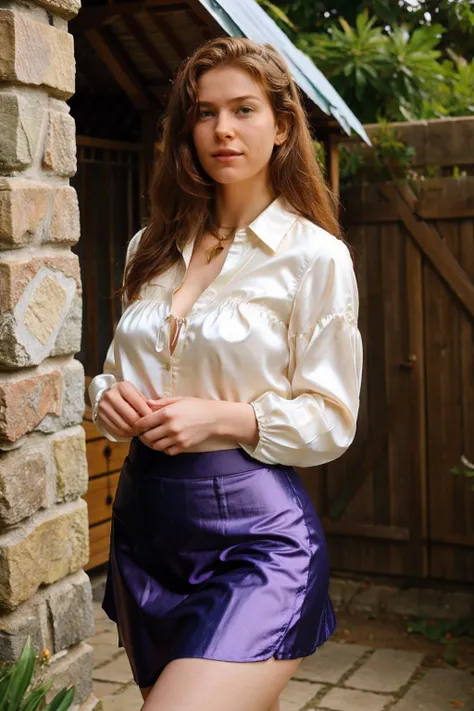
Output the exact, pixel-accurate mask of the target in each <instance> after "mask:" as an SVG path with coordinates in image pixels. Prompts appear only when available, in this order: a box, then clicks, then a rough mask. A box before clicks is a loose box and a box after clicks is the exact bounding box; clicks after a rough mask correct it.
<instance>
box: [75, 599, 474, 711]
mask: <svg viewBox="0 0 474 711" xmlns="http://www.w3.org/2000/svg"><path fill="white" fill-rule="evenodd" d="M93 604H94V615H95V624H96V634H95V636H94V637H93V638H92V639H90V640H88V641H89V642H90V643H91V644H92V646H93V647H94V656H95V662H94V693H95V695H96V696H97V698H99V699H102V703H103V711H139V710H140V707H141V705H142V701H141V695H140V692H139V690H138V688H137V687H136V685H135V683H134V682H133V679H132V674H131V671H130V667H129V664H128V660H127V657H126V655H125V652H124V651H123V650H122V649H120V648H118V647H117V635H116V631H115V625H114V624H113V623H112V622H110V620H109V619H108V618H107V617H106V615H105V614H104V612H103V611H102V609H101V606H100V603H98V602H94V603H93ZM455 708H457V709H464V711H474V676H473V674H471V673H470V672H469V671H459V670H456V669H428V668H426V667H423V654H421V653H419V652H404V651H400V650H392V649H372V648H371V647H363V646H361V645H357V644H342V643H337V642H327V643H326V644H325V645H324V646H323V647H322V648H321V649H320V650H319V651H317V652H316V654H314V655H313V656H312V657H308V658H307V659H305V660H304V661H303V662H302V664H301V665H300V666H299V668H298V670H297V672H296V674H295V676H294V677H293V679H292V680H291V681H290V683H289V684H288V686H287V687H286V689H285V690H284V692H283V694H282V696H281V711H302V710H303V709H304V711H310V710H311V709H318V710H319V711H452V709H455Z"/></svg>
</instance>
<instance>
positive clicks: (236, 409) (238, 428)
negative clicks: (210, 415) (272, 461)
mask: <svg viewBox="0 0 474 711" xmlns="http://www.w3.org/2000/svg"><path fill="white" fill-rule="evenodd" d="M211 402H213V407H214V432H213V434H214V435H217V436H218V437H223V438H225V439H233V440H235V441H237V442H243V443H244V444H249V445H251V446H256V445H257V444H258V439H259V434H258V422H257V418H256V416H255V411H254V409H253V407H252V405H248V404H247V403H245V402H229V401H227V400H214V401H211Z"/></svg>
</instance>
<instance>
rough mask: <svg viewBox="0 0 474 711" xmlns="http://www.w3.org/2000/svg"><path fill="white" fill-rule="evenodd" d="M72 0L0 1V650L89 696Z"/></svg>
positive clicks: (90, 700)
mask: <svg viewBox="0 0 474 711" xmlns="http://www.w3.org/2000/svg"><path fill="white" fill-rule="evenodd" d="M79 7H80V5H79V0H37V1H36V2H30V1H28V2H9V0H7V2H5V3H2V7H1V8H0V659H2V660H13V659H16V658H17V657H18V654H19V652H20V651H21V648H22V646H23V643H24V640H25V638H26V636H27V635H31V637H32V639H33V641H34V643H35V646H36V649H37V650H38V653H41V652H42V651H43V650H45V649H48V650H49V652H50V654H51V665H50V666H49V667H48V669H47V672H46V676H47V677H48V676H53V677H55V678H56V683H55V687H54V688H58V687H59V686H64V685H67V684H69V683H73V684H75V685H76V689H77V691H76V698H75V705H77V704H82V708H84V709H90V708H93V707H94V706H95V704H96V700H95V698H94V697H93V695H92V648H91V647H90V646H89V645H88V644H86V643H85V642H84V640H85V639H86V638H87V637H89V636H91V635H92V634H93V631H94V630H93V617H92V593H91V588H90V582H89V578H88V577H87V575H86V574H85V573H84V572H83V571H82V567H83V566H84V565H85V564H86V563H87V560H88V556H89V533H88V521H87V506H86V504H85V502H84V500H83V499H82V498H81V496H82V495H83V494H84V493H85V491H86V489H87V484H88V476H87V461H86V446H85V432H84V430H83V428H82V426H81V422H82V416H83V412H84V371H83V367H82V365H81V364H80V362H79V361H78V360H76V359H75V358H74V354H75V353H77V352H78V351H79V349H80V341H81V318H82V294H81V278H80V269H79V261H78V257H77V256H76V255H75V254H74V253H73V252H71V249H70V247H71V245H74V244H75V243H76V242H77V240H78V239H79V233H80V227H79V207H78V201H77V195H76V192H75V190H74V189H73V188H72V187H71V186H70V185H69V178H70V177H71V176H73V175H74V174H75V172H76V143H75V122H74V119H73V118H72V117H71V116H70V114H69V107H68V106H67V104H66V100H67V99H68V98H70V97H71V96H72V94H73V93H74V82H75V61H74V44H73V38H72V36H71V35H70V34H69V33H68V24H67V23H68V20H70V19H71V18H72V17H74V16H75V15H76V14H77V12H78V10H79Z"/></svg>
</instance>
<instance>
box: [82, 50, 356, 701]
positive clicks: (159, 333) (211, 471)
mask: <svg viewBox="0 0 474 711" xmlns="http://www.w3.org/2000/svg"><path fill="white" fill-rule="evenodd" d="M121 293H122V294H123V305H124V310H123V314H122V317H121V319H120V321H119V323H118V325H117V328H116V332H115V336H114V341H113V342H112V344H111V345H110V348H109V351H108V353H107V357H106V361H105V364H104V374H101V375H98V376H97V377H96V378H94V380H93V381H92V383H91V385H90V388H89V392H90V397H91V402H92V403H93V405H94V421H95V422H96V424H97V426H98V428H99V429H100V430H101V431H102V432H103V433H104V434H105V435H106V436H107V437H108V438H109V439H111V440H112V441H122V440H130V439H131V440H132V441H131V446H130V451H129V455H128V456H127V457H126V459H125V462H124V464H123V467H122V471H121V474H120V482H119V486H118V491H117V495H116V498H115V501H114V507H113V525H112V537H111V553H110V564H109V568H108V579H107V587H106V594H105V599H104V603H103V606H104V609H105V611H106V612H107V614H108V615H109V616H110V617H111V618H112V619H113V620H115V621H116V622H117V624H118V631H119V643H120V644H121V645H123V646H124V647H125V650H126V652H127V655H128V658H129V660H130V664H131V666H132V670H133V674H134V678H135V681H136V682H137V684H138V685H139V686H140V688H141V691H142V695H143V698H144V699H145V703H144V707H143V709H144V711H178V710H179V711H184V709H186V710H189V711H191V710H192V711H276V710H277V709H278V708H279V705H278V696H279V694H280V692H281V691H282V689H283V688H284V686H285V685H286V683H287V681H288V680H289V679H290V678H291V676H292V675H293V674H294V672H295V670H296V668H297V666H298V664H299V662H300V661H301V659H302V658H303V657H305V656H307V655H310V654H312V653H313V652H314V651H315V649H316V648H317V647H318V646H319V645H321V644H322V643H323V642H324V641H325V640H326V639H327V638H328V637H329V636H330V635H331V634H332V632H333V630H334V628H335V619H334V613H333V609H332V607H331V603H330V601H329V598H328V578H329V566H328V556H327V550H326V544H325V540H324V534H323V531H322V529H321V525H320V522H319V520H318V517H317V514H316V511H315V509H314V507H313V505H312V503H311V501H310V499H309V496H308V494H307V493H306V491H305V489H304V487H303V485H302V482H301V480H300V477H299V475H298V474H297V472H296V471H295V469H294V468H293V467H294V466H299V467H310V466H315V465H318V464H323V463H324V462H329V461H331V460H333V459H336V458H337V457H339V456H340V455H341V454H342V453H343V452H344V451H345V450H346V449H347V447H348V446H349V444H350V443H351V441H352V440H353V437H354V433H355V429H356V418H357V412H358V400H359V389H360V378H361V358H362V351H361V341H360V335H359V332H358V329H357V322H356V319H357V311H358V297H357V286H356V281H355V277H354V271H353V266H352V261H351V258H350V255H349V251H348V249H347V247H346V246H345V244H344V243H343V242H342V241H341V240H340V239H339V238H338V225H337V221H336V219H335V217H334V209H333V205H332V202H331V199H330V195H329V194H328V191H327V188H326V187H325V184H324V181H323V179H322V177H321V173H320V170H319V168H318V165H317V162H316V160H315V157H314V148H313V144H312V141H311V138H310V134H309V130H308V126H307V123H306V119H305V115H304V112H303V109H302V105H301V103H300V99H299V95H298V92H297V90H296V88H295V84H294V82H293V80H292V78H291V76H290V74H289V71H288V69H287V67H286V65H285V63H284V61H283V59H282V58H281V57H280V55H279V54H278V53H277V52H276V51H275V50H274V49H273V48H272V47H270V46H268V45H265V46H259V45H257V44H255V43H254V42H251V41H249V40H246V39H241V38H225V39H217V40H213V41H211V42H209V43H207V44H206V45H204V46H203V47H201V48H200V49H198V50H197V51H196V53H195V54H194V55H193V56H192V57H191V58H189V59H188V60H187V61H186V62H185V63H184V66H183V67H182V68H181V70H180V72H179V74H178V76H177V78H176V81H175V83H174V86H173V89H172V92H171V97H170V102H169V107H168V111H167V116H166V119H165V122H164V134H163V142H162V155H161V156H160V159H159V161H158V163H157V166H156V171H155V175H154V179H153V183H152V188H151V218H150V222H149V224H148V225H147V227H146V228H144V229H143V230H140V231H139V232H138V233H137V234H136V235H135V236H134V237H133V238H132V240H131V241H130V244H129V247H128V250H127V264H126V269H125V276H124V283H123V287H122V289H121Z"/></svg>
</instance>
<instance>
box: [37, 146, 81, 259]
mask: <svg viewBox="0 0 474 711" xmlns="http://www.w3.org/2000/svg"><path fill="white" fill-rule="evenodd" d="M74 145H76V140H75V138H74ZM80 234H81V227H80V215H79V202H78V199H77V193H76V191H75V189H74V188H73V187H72V186H71V185H67V186H64V187H61V188H58V189H57V190H56V191H55V193H54V203H53V214H52V220H51V229H50V232H49V240H48V241H51V242H55V243H59V242H61V243H63V244H68V245H72V244H75V243H76V242H77V241H78V240H79V237H80ZM44 241H46V240H44Z"/></svg>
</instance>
